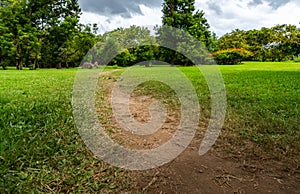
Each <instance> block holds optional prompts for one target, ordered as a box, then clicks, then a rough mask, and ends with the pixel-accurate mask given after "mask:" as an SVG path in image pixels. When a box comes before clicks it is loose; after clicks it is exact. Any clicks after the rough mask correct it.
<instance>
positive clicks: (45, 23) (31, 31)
mask: <svg viewBox="0 0 300 194" xmlns="http://www.w3.org/2000/svg"><path fill="white" fill-rule="evenodd" d="M1 5H2V6H0V18H1V19H0V40H1V43H0V44H1V45H0V46H1V50H0V63H1V65H2V67H3V68H5V66H6V65H8V64H9V65H12V64H16V67H17V69H19V70H21V69H22V68H23V66H26V67H30V68H32V69H36V68H39V67H48V68H49V67H57V68H61V67H62V66H64V67H68V66H69V63H72V64H71V66H76V65H77V66H78V60H79V58H82V57H83V56H84V54H85V53H86V52H87V51H88V50H89V48H90V46H92V45H93V44H94V42H95V41H94V40H92V39H95V35H94V34H92V33H91V31H92V30H91V29H90V28H88V26H86V27H85V26H83V25H80V24H79V22H78V19H79V15H80V13H81V10H80V8H79V5H78V2H77V0H58V1H52V0H51V1H48V0H41V1H36V0H3V1H1ZM93 28H97V26H93ZM93 30H94V29H93ZM71 61H72V62H71Z"/></svg>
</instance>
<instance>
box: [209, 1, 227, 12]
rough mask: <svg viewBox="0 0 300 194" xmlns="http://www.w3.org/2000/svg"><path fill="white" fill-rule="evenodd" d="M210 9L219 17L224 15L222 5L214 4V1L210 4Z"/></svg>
mask: <svg viewBox="0 0 300 194" xmlns="http://www.w3.org/2000/svg"><path fill="white" fill-rule="evenodd" d="M208 7H209V8H210V9H212V10H214V11H215V12H216V14H218V15H221V14H222V13H223V12H222V9H221V7H220V5H219V4H218V3H216V2H212V1H210V2H208Z"/></svg>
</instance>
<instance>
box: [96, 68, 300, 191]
mask: <svg viewBox="0 0 300 194" xmlns="http://www.w3.org/2000/svg"><path fill="white" fill-rule="evenodd" d="M101 79H102V82H101V90H102V92H100V95H99V96H100V98H101V99H100V101H101V102H102V103H99V104H97V106H98V107H99V111H98V114H99V115H100V116H101V118H102V121H101V122H102V124H103V126H104V127H105V128H106V129H107V131H108V132H109V133H110V135H111V138H112V139H114V140H115V141H117V142H119V143H120V144H122V145H123V146H126V147H129V148H131V149H151V148H155V147H157V146H159V145H161V144H162V143H164V142H166V141H168V140H169V139H170V138H171V137H172V134H174V132H175V131H176V129H177V126H178V124H179V118H180V114H179V113H178V111H175V110H174V109H173V110H172V109H169V108H168V116H167V119H166V122H165V123H164V124H163V126H162V128H161V129H160V130H159V131H158V132H156V133H154V134H153V135H148V136H138V135H133V134H131V133H129V132H127V131H125V130H122V129H121V128H120V127H119V126H118V124H117V122H116V121H115V119H114V117H113V114H112V111H111V107H110V106H108V105H107V104H110V95H107V94H110V92H111V88H113V84H114V82H115V81H116V80H115V79H114V77H113V76H111V74H110V73H107V72H105V73H104V74H102V78H101ZM153 101H154V100H153V98H152V97H151V96H146V95H137V94H133V95H132V96H131V99H130V111H131V113H132V115H133V116H134V118H135V119H136V120H137V121H138V122H147V121H148V120H149V113H148V110H149V105H150V104H151V103H152V102H153ZM103 102H105V103H103ZM175 109H176V108H175ZM204 132H205V123H200V125H199V131H198V133H197V134H196V136H195V138H194V140H193V141H192V143H191V144H190V146H189V147H188V148H187V149H186V150H185V151H184V152H183V153H182V154H181V155H180V156H179V157H177V158H176V159H175V160H173V161H172V162H170V163H168V164H166V165H164V166H162V167H159V168H156V169H152V170H147V171H131V172H129V176H130V177H131V183H132V185H133V186H132V188H130V189H128V190H126V191H123V193H236V194H242V193H300V172H299V171H291V170H288V169H287V168H286V167H287V166H289V164H284V163H283V164H282V163H281V162H280V161H276V160H273V159H271V160H269V159H268V156H259V157H257V156H252V155H251V154H249V153H247V154H243V153H242V152H243V150H244V149H245V148H240V150H239V149H235V151H236V154H232V153H228V152H227V151H225V150H227V149H226V148H225V147H224V146H230V145H229V144H228V142H225V141H226V139H225V138H220V139H219V140H218V141H217V143H216V145H215V146H214V148H213V149H211V150H210V151H209V152H208V153H207V154H205V155H204V156H199V154H198V149H199V146H200V143H201V140H202V138H203V134H204ZM221 136H222V134H221ZM246 143H247V144H249V145H251V142H246ZM262 154H263V153H262Z"/></svg>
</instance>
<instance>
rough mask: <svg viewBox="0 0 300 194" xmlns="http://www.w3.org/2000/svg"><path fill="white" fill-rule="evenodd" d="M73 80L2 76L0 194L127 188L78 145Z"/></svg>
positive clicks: (64, 73)
mask: <svg viewBox="0 0 300 194" xmlns="http://www.w3.org/2000/svg"><path fill="white" fill-rule="evenodd" d="M75 75H76V70H75V69H74V70H37V71H29V70H25V71H14V70H9V71H0V88H1V90H0V115H1V118H0V193H19V192H20V193H29V192H45V193H58V192H60V193H69V192H72V191H73V192H75V191H76V192H100V191H114V192H117V191H118V189H122V188H121V187H122V186H123V187H126V183H122V184H117V183H116V182H117V181H118V180H119V177H120V175H119V174H122V172H121V170H120V169H117V168H112V167H110V166H108V165H105V164H103V163H102V162H101V161H99V160H97V159H95V158H94V157H93V155H92V154H90V153H89V152H88V150H87V149H86V147H85V145H84V144H83V142H82V141H81V138H80V135H79V134H78V132H77V129H76V127H75V125H74V121H73V115H72V104H71V102H72V87H73V82H74V77H75ZM123 179H124V177H122V180H123ZM122 180H121V181H122Z"/></svg>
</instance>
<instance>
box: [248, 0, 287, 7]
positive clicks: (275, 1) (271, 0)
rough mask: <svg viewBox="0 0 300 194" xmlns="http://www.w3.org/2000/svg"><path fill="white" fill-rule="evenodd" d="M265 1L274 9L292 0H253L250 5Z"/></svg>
mask: <svg viewBox="0 0 300 194" xmlns="http://www.w3.org/2000/svg"><path fill="white" fill-rule="evenodd" d="M263 2H267V3H268V4H269V5H270V6H271V7H272V8H273V9H278V8H279V7H281V6H283V5H285V4H287V3H288V2H290V0H252V1H251V2H250V3H249V4H248V5H249V6H257V5H260V4H262V3H263Z"/></svg>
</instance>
